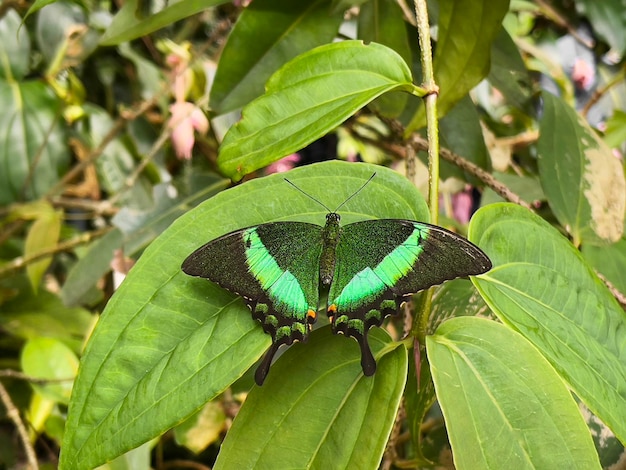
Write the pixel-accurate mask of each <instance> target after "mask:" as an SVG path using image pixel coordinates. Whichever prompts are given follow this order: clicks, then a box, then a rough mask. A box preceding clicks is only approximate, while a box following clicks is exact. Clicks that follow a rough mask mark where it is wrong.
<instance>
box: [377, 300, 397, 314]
mask: <svg viewBox="0 0 626 470" xmlns="http://www.w3.org/2000/svg"><path fill="white" fill-rule="evenodd" d="M397 308H398V303H397V302H396V301H395V300H393V299H388V300H383V301H382V302H381V303H380V309H381V310H394V311H395V310H396V309H397Z"/></svg>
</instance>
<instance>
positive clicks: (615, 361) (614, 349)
mask: <svg viewBox="0 0 626 470" xmlns="http://www.w3.org/2000/svg"><path fill="white" fill-rule="evenodd" d="M470 238H471V239H472V240H473V241H474V242H475V243H478V245H479V246H480V247H481V248H483V249H484V250H485V252H486V253H487V254H488V255H489V257H490V258H491V260H492V261H493V265H494V268H493V269H492V270H491V271H489V273H487V274H485V275H483V276H480V277H479V278H473V279H472V282H474V284H475V285H476V286H477V287H478V289H479V291H480V292H481V294H482V296H483V298H484V299H485V301H486V302H487V304H488V305H489V306H490V307H491V309H492V310H493V311H494V312H495V313H496V315H497V316H498V317H499V318H500V319H501V320H502V321H504V322H505V323H507V324H508V325H511V326H512V327H513V328H515V329H516V330H517V331H519V332H520V333H521V334H522V335H523V336H525V337H526V338H527V339H528V340H529V341H530V342H531V343H533V344H534V345H535V347H536V348H537V349H538V350H539V351H540V352H541V353H542V354H543V356H544V357H546V359H548V361H549V362H550V363H551V364H552V366H553V367H554V368H555V369H556V370H557V372H558V373H559V374H560V375H561V376H562V377H563V379H564V380H565V381H566V382H567V383H568V384H569V385H570V387H571V388H572V390H573V391H574V392H575V393H576V395H578V396H579V397H580V398H581V400H583V401H584V402H585V404H586V405H587V406H588V407H589V408H590V409H591V410H592V411H593V412H594V413H595V414H596V415H597V416H598V417H599V418H600V419H602V420H603V421H604V422H605V423H606V424H607V425H608V426H609V427H610V428H611V429H612V430H613V432H614V433H615V434H616V435H617V436H618V437H619V438H620V439H621V440H622V442H626V407H625V406H624V403H626V361H625V360H624V358H626V314H625V313H624V311H623V310H622V309H621V308H620V306H619V305H618V304H617V302H616V300H615V299H614V298H613V296H612V295H611V294H610V292H609V291H608V289H607V288H606V287H605V286H604V284H603V283H602V282H601V281H600V280H599V279H598V278H597V276H596V275H595V274H594V272H593V270H592V269H591V268H589V266H587V264H586V263H585V262H584V260H583V258H582V256H581V254H580V253H579V252H578V251H577V250H576V249H575V248H574V247H573V246H572V244H571V243H570V242H569V241H567V239H565V238H564V237H563V236H562V235H561V234H559V232H558V231H557V230H556V229H555V228H553V227H552V226H551V225H549V224H548V223H547V222H545V221H544V220H543V219H541V218H540V217H538V216H536V215H534V214H532V213H531V212H529V211H528V210H525V209H523V208H521V207H518V206H514V205H512V204H503V203H499V204H492V205H490V206H488V207H483V208H482V209H480V210H479V211H478V212H477V213H476V214H475V216H474V218H473V219H472V222H471V224H470Z"/></svg>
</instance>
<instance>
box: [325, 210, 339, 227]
mask: <svg viewBox="0 0 626 470" xmlns="http://www.w3.org/2000/svg"><path fill="white" fill-rule="evenodd" d="M340 220H341V216H340V215H339V214H337V213H336V212H329V213H328V214H326V223H327V224H338V223H339V221H340Z"/></svg>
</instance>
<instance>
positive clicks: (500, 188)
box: [411, 136, 533, 210]
mask: <svg viewBox="0 0 626 470" xmlns="http://www.w3.org/2000/svg"><path fill="white" fill-rule="evenodd" d="M411 141H412V144H413V145H415V147H416V149H417V150H423V149H424V147H425V146H426V145H427V142H426V141H425V140H424V139H423V138H422V137H420V136H413V138H412V139H411ZM441 157H442V158H443V159H444V160H446V161H448V162H450V163H452V164H454V165H456V166H458V167H459V168H461V169H462V170H464V171H467V172H468V173H470V174H471V175H473V176H475V177H476V178H478V179H479V180H480V181H482V182H483V183H485V185H486V186H487V187H489V188H491V189H493V190H494V191H495V192H496V193H497V194H499V195H500V196H502V197H503V198H504V199H506V200H507V201H510V202H513V203H515V204H518V205H520V206H522V207H525V208H526V209H529V210H533V208H532V206H531V205H530V204H529V203H528V202H526V201H524V200H523V199H522V198H521V197H519V196H518V195H517V194H515V193H514V192H513V191H511V190H510V189H509V188H508V187H506V186H505V185H504V184H502V183H500V182H499V181H498V180H496V179H495V178H494V177H493V176H491V175H490V174H489V173H487V172H486V171H485V170H483V169H482V168H481V167H479V166H478V165H475V164H474V163H472V162H470V161H469V160H466V159H464V158H463V157H461V156H460V155H457V154H456V153H454V152H452V151H451V150H448V149H445V148H444V149H441Z"/></svg>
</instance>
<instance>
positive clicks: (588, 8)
mask: <svg viewBox="0 0 626 470" xmlns="http://www.w3.org/2000/svg"><path fill="white" fill-rule="evenodd" d="M576 6H577V7H582V8H581V9H582V10H583V11H584V13H585V14H586V16H587V19H588V20H589V21H590V22H591V24H592V26H593V29H594V31H595V32H597V33H598V34H599V35H600V36H601V37H603V38H604V40H605V41H606V42H607V43H608V44H609V45H610V46H611V48H613V49H615V50H616V51H617V53H618V54H619V55H620V56H623V55H624V53H625V52H626V18H625V17H624V3H623V2H621V1H620V0H603V1H601V2H598V1H595V0H578V1H577V2H576Z"/></svg>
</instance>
